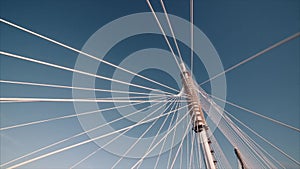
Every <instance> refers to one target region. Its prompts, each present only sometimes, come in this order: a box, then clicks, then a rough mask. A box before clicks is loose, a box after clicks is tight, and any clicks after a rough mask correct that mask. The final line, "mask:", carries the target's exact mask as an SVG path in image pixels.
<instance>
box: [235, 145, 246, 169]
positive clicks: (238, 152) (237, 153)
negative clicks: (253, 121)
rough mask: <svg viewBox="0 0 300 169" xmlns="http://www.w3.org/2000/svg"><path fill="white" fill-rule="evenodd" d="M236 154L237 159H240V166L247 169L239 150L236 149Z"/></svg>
mask: <svg viewBox="0 0 300 169" xmlns="http://www.w3.org/2000/svg"><path fill="white" fill-rule="evenodd" d="M234 153H235V155H236V157H237V158H238V161H239V164H240V165H241V166H242V169H247V168H246V165H245V163H244V160H243V159H242V156H241V153H240V151H239V149H237V148H236V147H234Z"/></svg>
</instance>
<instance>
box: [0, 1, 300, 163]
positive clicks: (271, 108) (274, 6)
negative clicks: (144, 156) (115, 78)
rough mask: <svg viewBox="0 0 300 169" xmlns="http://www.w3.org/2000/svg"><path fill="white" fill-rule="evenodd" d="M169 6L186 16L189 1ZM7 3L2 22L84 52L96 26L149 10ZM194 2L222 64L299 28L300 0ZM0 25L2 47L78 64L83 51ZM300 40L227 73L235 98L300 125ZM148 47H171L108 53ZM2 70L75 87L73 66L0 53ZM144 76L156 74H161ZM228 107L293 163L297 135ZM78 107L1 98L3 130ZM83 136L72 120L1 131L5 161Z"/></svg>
mask: <svg viewBox="0 0 300 169" xmlns="http://www.w3.org/2000/svg"><path fill="white" fill-rule="evenodd" d="M152 3H153V7H154V9H155V10H156V11H158V12H162V9H161V7H160V3H159V1H154V0H153V1H152ZM165 5H166V7H167V10H168V12H169V13H170V14H173V15H177V16H179V17H182V18H185V19H187V20H189V3H188V1H186V0H173V1H165ZM0 6H1V7H0V14H1V18H4V19H6V20H8V21H11V22H13V23H16V24H18V25H21V26H24V27H25V28H28V29H31V30H33V31H36V32H38V33H41V34H44V35H46V36H48V37H50V38H53V39H55V40H57V41H59V42H62V43H66V44H67V45H70V46H72V47H74V48H76V49H81V48H82V46H83V45H84V43H85V42H86V40H87V39H88V38H89V37H90V36H91V35H92V34H93V33H94V32H95V31H97V30H98V29H99V28H101V27H102V26H104V25H105V24H107V23H109V22H110V21H112V20H115V19H117V18H119V17H122V16H126V15H128V14H133V13H139V12H149V11H150V10H149V8H148V6H147V4H146V1H143V0H122V1H121V0H110V1H96V0H94V1H93V0H87V1H78V0H72V1H71V0H70V1H59V0H54V1H38V0H29V1H20V0H1V1H0ZM194 6H195V15H194V18H195V21H194V24H195V25H196V26H197V27H199V28H200V29H201V30H202V31H203V32H204V33H205V34H206V35H207V36H208V38H209V39H210V40H211V42H212V44H213V45H214V46H215V48H216V50H217V51H218V53H219V56H220V58H221V61H222V63H223V66H224V68H225V69H226V68H229V67H231V66H233V65H235V64H236V63H238V62H240V61H242V60H244V59H246V58H248V57H250V56H252V55H253V54H255V53H257V52H259V51H261V50H263V49H264V48H266V47H269V46H270V45H272V44H274V43H275V42H278V41H280V40H282V39H284V38H286V37H288V36H291V35H292V34H294V33H296V32H299V30H300V22H299V20H300V1H298V0H252V1H240V0H227V1H222V0H213V1H203V0H200V1H196V0H195V2H194ZM0 25H1V32H0V37H1V39H0V48H1V50H2V51H7V52H11V53H16V54H20V55H24V56H28V57H32V58H35V59H39V60H43V61H47V62H50V63H55V64H59V65H63V66H67V67H74V64H75V62H76V57H77V55H78V54H77V53H75V52H72V51H69V50H67V49H64V48H62V47H59V46H57V45H55V44H52V43H50V42H47V41H45V40H42V39H40V38H37V37H34V36H32V35H29V34H27V33H24V32H22V31H20V30H17V29H15V28H12V27H10V26H7V25H5V24H3V23H1V24H0ZM299 43H300V40H299V38H298V39H295V40H293V41H290V42H288V43H286V44H284V45H282V46H280V47H278V48H276V49H273V50H272V51H270V52H268V53H266V54H264V55H262V56H260V57H258V58H256V59H255V60H253V61H251V62H249V63H247V64H245V65H242V66H241V67H238V68H237V69H235V70H233V71H231V72H229V73H228V74H226V78H227V93H228V94H227V99H228V101H232V102H234V103H236V104H238V105H241V106H244V107H246V108H249V109H251V110H254V111H256V112H258V113H260V114H263V115H266V116H269V117H272V118H274V119H277V120H279V121H282V122H284V123H287V124H289V125H292V126H295V127H297V128H300V113H299V112H300V106H299V103H300V96H299V95H300V91H299V87H300V79H299V77H300V68H299V65H300V61H299V58H300V57H299V56H300V51H299V45H300V44H299ZM145 47H147V48H148V47H157V48H162V49H167V45H166V44H165V42H164V40H163V38H162V37H160V36H155V35H152V36H151V35H149V36H136V37H132V38H128V39H126V40H124V41H123V42H121V43H119V44H118V45H117V46H116V47H114V48H113V50H112V51H110V53H109V54H110V55H112V56H114V55H115V56H117V55H118V56H120V57H118V58H112V60H111V61H112V62H119V61H120V60H121V59H122V57H125V56H126V54H130V53H131V52H133V51H135V50H138V49H142V48H145ZM181 47H182V48H183V51H184V54H185V55H183V56H184V57H185V59H186V60H187V61H188V59H189V58H188V57H189V51H188V49H187V48H186V47H184V46H181ZM196 64H197V65H199V68H197V69H195V74H197V76H196V78H197V81H198V82H199V83H200V82H203V81H205V80H207V74H206V72H203V66H201V63H200V62H199V60H198V61H196V63H195V65H196ZM0 70H1V74H0V76H1V79H3V80H15V81H28V82H37V83H49V84H61V85H68V86H71V85H72V73H70V72H66V71H62V70H58V69H53V68H49V67H46V66H43V65H38V64H34V63H29V62H25V61H21V60H17V59H13V58H9V57H6V56H0ZM109 70H110V69H109V68H108V69H107V70H106V71H107V73H108V74H109V72H110V71H109ZM144 73H145V74H147V75H149V77H151V75H152V76H154V75H155V73H157V72H155V71H153V72H152V73H151V72H144ZM164 80H165V82H166V83H167V84H169V85H172V84H171V83H170V81H168V80H167V78H165V79H164V78H161V81H164ZM168 82H169V83H168ZM174 87H176V86H174ZM203 88H204V89H206V90H207V91H208V92H209V89H210V86H209V85H208V84H207V85H204V86H203ZM0 89H1V97H49V98H71V97H72V93H71V90H68V89H51V88H44V87H36V86H35V87H34V86H20V85H11V84H2V83H1V84H0ZM226 109H227V110H228V111H229V112H231V113H232V114H233V115H235V116H236V117H238V118H239V119H240V120H242V121H243V122H245V123H246V124H247V125H249V126H251V127H252V128H253V129H255V130H256V131H257V132H258V133H260V134H261V135H263V136H264V137H266V138H267V139H269V140H270V141H271V142H272V143H274V144H275V145H277V146H279V147H280V148H281V149H283V150H285V151H286V152H287V153H288V154H289V155H291V156H292V157H294V158H295V159H296V160H298V161H299V160H300V156H299V154H300V136H299V133H297V132H295V131H291V130H290V129H286V128H283V127H282V126H278V125H274V124H273V123H271V122H269V121H266V120H264V119H260V118H258V117H255V116H253V115H249V114H248V113H247V112H244V111H241V110H238V109H235V108H233V107H231V106H229V105H227V106H226ZM74 113H75V111H74V108H73V104H72V103H56V104H54V103H26V104H2V105H1V127H5V126H11V125H15V124H20V123H24V122H29V121H36V120H40V119H47V118H51V117H59V116H63V115H69V114H74ZM79 132H82V128H81V126H80V124H79V122H78V120H77V119H75V118H73V119H67V120H62V121H56V122H50V123H47V124H46V123H44V124H39V125H32V126H28V127H24V128H18V129H12V130H7V131H2V132H1V163H4V162H6V161H8V160H10V159H14V158H16V157H19V156H20V155H22V154H26V153H28V152H31V151H33V150H35V149H37V148H38V147H42V146H45V145H48V144H51V143H53V142H55V141H57V140H60V139H63V138H65V137H69V136H72V135H74V134H76V133H79ZM217 134H218V133H217ZM253 138H254V137H253ZM85 139H87V137H86V136H83V137H81V138H78V140H74V143H75V142H76V141H80V140H85ZM258 142H259V143H262V142H260V141H258ZM71 144H72V142H68V143H67V144H64V145H61V146H59V147H63V146H65V145H71ZM261 145H262V146H264V147H266V149H268V150H270V152H271V153H272V154H274V156H275V157H278V158H279V160H280V161H281V162H282V163H284V164H285V165H287V166H288V167H295V166H294V165H291V164H290V162H288V161H287V160H286V159H285V158H283V157H282V156H280V155H279V153H277V152H276V151H274V150H273V149H271V148H270V147H269V146H267V145H265V144H263V143H262V144H261ZM59 147H56V148H59ZM96 148H97V146H96V145H95V144H88V145H85V146H82V147H80V148H76V149H72V150H70V151H66V152H64V153H61V154H58V155H55V156H51V157H49V158H46V159H43V160H39V161H37V162H34V163H32V164H29V165H28V166H27V167H29V168H33V167H35V168H41V166H49V168H54V167H59V168H61V167H62V168H65V167H69V166H70V164H74V163H76V162H77V161H78V159H80V158H82V157H85V156H86V155H87V154H88V153H89V152H91V151H93V150H95V149H96ZM225 149H226V154H227V153H228V156H229V157H230V159H233V153H232V150H231V149H230V147H228V146H227V147H225ZM49 151H50V150H49ZM116 159H117V157H116V156H114V155H111V154H109V153H107V152H105V151H101V153H98V154H97V156H93V157H92V158H91V159H89V160H88V161H87V162H86V163H84V166H85V167H92V166H94V167H95V166H99V165H101V166H102V165H103V166H105V164H104V163H103V161H105V162H106V163H107V165H108V166H109V164H110V163H113V162H114V161H115V160H116ZM128 163H130V162H128ZM290 165H291V166H290ZM43 168H44V167H43ZM103 168H105V167H103Z"/></svg>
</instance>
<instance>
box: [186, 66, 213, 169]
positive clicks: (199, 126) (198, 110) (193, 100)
mask: <svg viewBox="0 0 300 169" xmlns="http://www.w3.org/2000/svg"><path fill="white" fill-rule="evenodd" d="M180 67H181V70H182V74H181V79H182V84H183V88H184V93H185V94H186V95H187V102H188V104H189V109H190V110H192V111H190V116H191V118H192V122H193V130H194V132H195V133H196V135H197V137H198V139H199V142H200V143H199V144H201V150H202V151H203V154H204V160H205V165H206V168H207V169H216V164H215V163H216V161H215V160H214V157H213V150H212V149H211V147H210V143H211V141H210V140H209V138H208V137H207V133H206V130H208V126H207V124H206V121H205V118H204V114H203V111H202V107H201V103H200V99H199V95H198V92H197V90H196V86H195V82H194V80H193V79H192V77H191V74H190V72H189V71H188V70H187V69H186V67H185V65H184V63H181V64H180ZM199 147H200V145H199Z"/></svg>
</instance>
